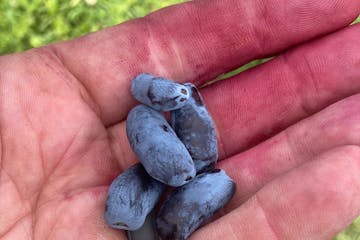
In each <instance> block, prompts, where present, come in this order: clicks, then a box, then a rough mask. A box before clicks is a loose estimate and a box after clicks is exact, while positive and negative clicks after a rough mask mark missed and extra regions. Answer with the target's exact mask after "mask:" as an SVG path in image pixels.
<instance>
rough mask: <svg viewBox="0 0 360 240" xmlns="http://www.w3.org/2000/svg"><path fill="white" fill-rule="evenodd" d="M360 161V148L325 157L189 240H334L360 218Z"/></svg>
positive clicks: (279, 181) (269, 186)
mask: <svg viewBox="0 0 360 240" xmlns="http://www.w3.org/2000/svg"><path fill="white" fill-rule="evenodd" d="M359 159H360V149H359V147H358V146H345V147H341V148H338V149H334V150H332V151H330V152H328V153H326V154H323V155H321V156H319V157H318V158H317V159H314V161H312V162H309V163H308V164H305V165H303V166H301V167H299V168H297V169H294V170H293V171H291V172H289V173H287V174H285V175H284V176H282V177H280V178H278V179H276V180H274V181H272V182H270V183H269V184H267V185H266V186H265V187H263V188H262V189H261V190H260V191H259V192H257V193H256V194H255V195H254V196H253V197H252V198H251V199H249V200H248V201H247V202H246V203H245V204H244V205H242V206H241V207H239V208H237V209H236V210H234V211H232V212H231V213H229V214H228V215H226V216H224V217H222V218H220V219H218V220H217V221H215V222H213V223H211V224H209V225H206V226H205V227H203V228H202V229H200V230H199V231H198V232H195V234H194V235H193V236H192V237H191V238H190V239H192V240H202V239H209V236H211V239H224V240H226V239H269V240H271V239H316V240H321V239H330V238H331V237H333V236H334V235H335V234H336V233H338V232H339V231H340V230H342V229H343V228H345V227H346V226H347V225H348V224H350V223H351V221H352V220H353V219H354V218H355V217H356V216H357V215H358V214H359V213H360V175H359V171H360V161H359Z"/></svg>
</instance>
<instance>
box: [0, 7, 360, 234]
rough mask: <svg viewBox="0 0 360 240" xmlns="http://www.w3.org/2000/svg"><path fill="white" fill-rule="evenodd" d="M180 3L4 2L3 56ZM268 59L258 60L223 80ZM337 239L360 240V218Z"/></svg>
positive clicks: (0, 12)
mask: <svg viewBox="0 0 360 240" xmlns="http://www.w3.org/2000/svg"><path fill="white" fill-rule="evenodd" d="M179 2H183V1H182V0H162V1H157V0H121V1H115V0H67V1H61V0H0V55H2V54H7V53H12V52H19V51H23V50H26V49H29V48H33V47H39V46H42V45H45V44H48V43H51V42H54V41H61V40H66V39H72V38H75V37H77V36H80V35H83V34H86V33H89V32H93V31H97V30H99V29H102V28H104V27H107V26H112V25H115V24H118V23H120V22H123V21H126V20H128V19H132V18H135V17H142V16H144V15H146V14H147V13H149V12H151V11H154V10H156V9H159V8H162V7H166V6H169V5H172V4H175V3H179ZM356 22H360V16H359V18H358V19H357V20H356ZM266 60H267V59H260V60H255V61H253V62H251V63H249V64H247V65H245V66H243V67H241V68H239V69H237V70H235V71H233V72H231V73H230V74H226V75H224V76H223V77H229V76H231V75H234V74H237V73H239V72H241V71H244V70H246V69H248V68H251V67H254V66H256V65H258V64H260V63H263V62H265V61H266ZM335 239H336V240H360V218H358V219H357V220H355V221H354V222H353V223H352V224H351V225H350V226H349V227H348V228H347V229H345V230H344V231H342V232H341V233H340V234H339V235H338V236H337V237H336V238H335Z"/></svg>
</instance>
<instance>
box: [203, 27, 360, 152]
mask: <svg viewBox="0 0 360 240" xmlns="http://www.w3.org/2000/svg"><path fill="white" fill-rule="evenodd" d="M359 38H360V25H356V26H353V27H349V28H347V29H345V30H343V31H340V32H337V33H334V34H332V35H329V36H327V37H325V38H323V39H320V40H318V41H315V42H312V43H309V44H306V45H303V46H301V47H298V48H296V49H294V50H293V51H289V52H287V53H285V54H283V55H280V56H279V57H277V58H276V59H274V60H273V61H271V62H268V63H266V64H264V65H262V66H259V67H258V68H255V69H252V70H250V71H247V72H244V73H242V74H240V75H239V76H237V77H234V78H232V79H229V80H226V81H222V82H219V83H217V84H214V85H213V86H210V87H208V88H205V89H204V91H203V92H202V94H203V96H204V99H205V102H206V104H207V106H208V108H209V110H210V112H211V113H212V116H213V118H214V121H215V123H216V126H217V128H218V132H219V135H218V138H219V143H220V150H221V151H220V159H223V158H225V157H228V156H231V155H233V154H235V153H238V152H240V151H243V150H245V149H248V148H250V147H252V146H254V145H256V144H258V143H259V142H261V141H263V140H265V139H267V138H269V137H271V136H273V135H274V134H276V133H277V132H280V131H281V130H283V129H285V128H286V127H288V126H290V125H291V124H293V123H295V122H297V121H299V120H300V119H302V118H305V117H307V116H309V115H311V114H313V113H315V112H317V111H319V110H320V109H323V108H324V107H326V106H328V105H329V104H331V103H334V102H336V101H338V100H340V99H343V98H345V97H347V96H350V95H353V94H355V93H358V92H360V81H359V79H360V68H359V62H360V45H359V44H358V39H359ZM334 49H336V51H334ZM224 93H225V94H224ZM225 116H226V117H225Z"/></svg>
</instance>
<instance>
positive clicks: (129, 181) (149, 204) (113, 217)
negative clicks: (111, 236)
mask: <svg viewBox="0 0 360 240" xmlns="http://www.w3.org/2000/svg"><path fill="white" fill-rule="evenodd" d="M164 190H165V185H164V184H162V183H160V182H158V181H156V180H155V179H152V178H151V177H150V176H149V175H148V174H147V173H146V171H145V169H144V168H143V166H142V165H141V164H139V163H138V164H135V165H133V166H132V167H130V168H129V169H127V170H126V171H125V172H123V173H122V174H120V175H119V176H118V177H117V178H115V180H114V181H113V182H112V183H111V185H110V188H109V190H108V195H107V200H106V206H105V220H106V223H107V224H108V225H109V226H110V227H113V228H117V229H125V230H136V229H139V228H140V227H141V226H142V225H143V223H144V221H145V218H146V216H147V215H148V214H149V212H151V210H152V209H153V208H154V206H155V204H156V203H157V201H158V200H159V198H160V196H161V194H162V193H163V192H164Z"/></svg>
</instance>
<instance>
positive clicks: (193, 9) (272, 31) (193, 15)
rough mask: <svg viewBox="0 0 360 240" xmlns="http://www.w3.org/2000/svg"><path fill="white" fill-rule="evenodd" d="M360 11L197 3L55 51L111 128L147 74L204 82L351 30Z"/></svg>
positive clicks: (333, 5)
mask: <svg viewBox="0 0 360 240" xmlns="http://www.w3.org/2000/svg"><path fill="white" fill-rule="evenodd" d="M359 9H360V2H359V1H352V0H338V1H332V0H323V1H310V0H305V1H304V0H290V1H289V0H287V1H285V0H269V1H262V0H254V1H236V0H226V1H219V0H208V1H193V2H188V3H183V4H180V5H176V6H173V7H170V8H166V9H164V10H161V11H158V12H155V13H153V14H151V15H149V16H147V17H145V18H141V19H137V20H133V21H129V22H126V23H124V24H121V25H118V26H115V27H111V28H108V29H105V30H103V31H100V32H97V33H94V34H90V35H88V36H85V37H82V38H79V39H76V40H73V41H69V42H65V43H60V44H57V45H55V46H54V47H51V48H52V49H54V50H55V52H56V54H57V55H58V56H59V57H60V58H61V60H62V61H63V63H64V65H65V66H66V67H67V68H68V70H69V71H70V72H71V73H72V74H73V75H74V76H75V77H76V78H77V79H78V80H79V81H80V82H81V83H82V85H83V86H84V87H85V89H87V92H88V94H89V95H90V96H91V97H92V100H93V101H94V102H95V103H96V105H97V106H98V108H97V109H99V110H98V115H99V116H100V118H101V119H102V120H103V122H104V124H105V125H111V124H113V123H116V122H118V121H120V120H122V119H124V118H125V116H126V114H127V112H128V110H129V109H130V108H131V106H132V105H133V104H134V103H135V101H134V100H133V99H132V98H131V97H130V91H129V84H130V80H131V79H132V78H133V77H134V76H135V75H137V74H139V73H140V72H150V73H153V74H155V75H161V76H164V77H168V78H172V79H176V80H177V81H182V82H185V81H193V82H194V83H195V84H201V83H204V82H205V81H206V80H211V79H212V78H215V77H216V76H218V75H219V74H221V73H224V72H227V71H229V70H232V69H234V68H236V67H238V66H240V65H242V64H244V63H246V62H248V61H250V60H252V59H256V58H260V57H264V56H268V55H272V54H276V53H277V52H279V51H282V50H285V49H286V48H289V47H290V46H292V45H295V44H299V43H301V42H304V41H307V40H309V39H312V38H314V37H316V36H319V35H323V34H326V33H329V32H332V31H335V30H337V29H339V28H341V27H344V26H346V25H348V24H349V23H351V21H352V20H353V19H354V18H356V16H357V15H358V14H359Z"/></svg>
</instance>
